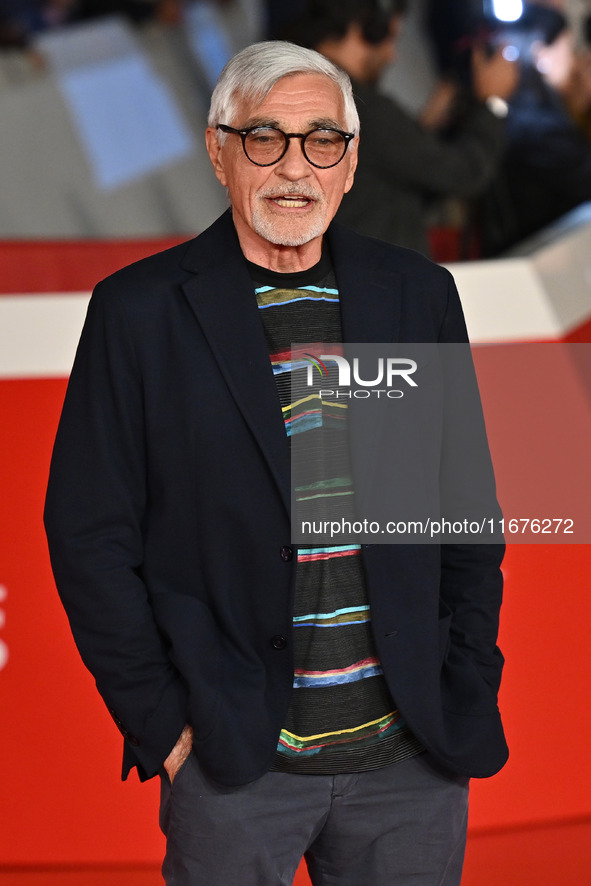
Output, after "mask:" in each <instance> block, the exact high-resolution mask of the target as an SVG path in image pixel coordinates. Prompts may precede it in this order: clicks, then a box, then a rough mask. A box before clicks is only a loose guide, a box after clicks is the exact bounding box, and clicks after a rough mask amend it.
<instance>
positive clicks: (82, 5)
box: [0, 0, 185, 47]
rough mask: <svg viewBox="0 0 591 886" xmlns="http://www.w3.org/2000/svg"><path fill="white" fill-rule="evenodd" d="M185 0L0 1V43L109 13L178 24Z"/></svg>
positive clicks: (19, 41)
mask: <svg viewBox="0 0 591 886" xmlns="http://www.w3.org/2000/svg"><path fill="white" fill-rule="evenodd" d="M184 4H185V0H0V46H21V47H24V46H27V45H28V43H29V42H30V40H31V39H32V37H33V36H34V35H35V34H38V33H40V32H42V31H47V30H50V29H52V28H56V27H61V26H63V25H67V24H71V23H74V22H80V21H87V20H88V19H92V18H98V17H100V16H107V15H123V16H125V17H126V18H128V19H129V20H130V21H132V22H145V21H150V20H151V21H160V22H163V23H167V24H168V23H177V22H179V21H180V19H181V16H182V10H183V6H184Z"/></svg>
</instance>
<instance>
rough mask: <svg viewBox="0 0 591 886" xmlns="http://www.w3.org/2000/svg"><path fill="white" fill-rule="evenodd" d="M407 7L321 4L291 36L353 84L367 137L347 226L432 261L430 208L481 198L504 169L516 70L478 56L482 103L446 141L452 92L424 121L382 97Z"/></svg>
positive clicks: (346, 205)
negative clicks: (444, 123)
mask: <svg viewBox="0 0 591 886" xmlns="http://www.w3.org/2000/svg"><path fill="white" fill-rule="evenodd" d="M406 7H407V4H406V2H405V0H382V2H378V0H343V2H340V3H338V4H335V3H334V2H330V0H312V2H309V3H308V6H307V10H306V13H305V14H304V16H303V17H302V18H301V19H300V20H299V21H298V22H297V23H296V25H294V26H293V27H292V28H291V30H290V31H289V34H288V36H289V38H290V39H292V40H294V42H298V43H301V44H302V45H305V46H308V47H312V48H314V49H316V50H317V51H319V52H321V53H322V54H323V55H325V56H326V57H327V58H329V59H330V60H331V61H333V62H335V63H336V64H337V65H339V66H340V67H341V68H343V69H344V70H345V71H346V72H347V73H348V74H349V76H350V77H351V79H352V81H353V89H354V93H355V98H356V103H357V108H358V111H359V116H360V120H361V132H362V138H361V142H360V148H359V165H358V168H357V174H356V182H355V186H354V188H353V189H352V190H351V192H350V193H349V194H347V195H346V196H345V198H344V200H343V203H342V205H341V208H340V210H339V213H338V216H337V217H338V219H339V220H340V221H342V222H344V223H345V224H347V225H349V226H350V227H352V228H354V229H355V230H357V231H359V232H360V233H363V234H367V235H369V236H373V237H379V238H380V239H383V240H387V241H389V242H391V243H397V244H399V245H403V246H409V247H411V248H414V249H416V250H418V251H419V252H422V253H424V254H426V255H429V254H430V248H429V242H428V230H427V212H428V207H429V204H430V201H432V200H433V199H434V198H443V197H450V196H454V197H472V196H475V195H476V194H479V193H481V192H482V191H483V190H484V188H485V187H486V186H487V185H488V183H489V181H490V180H491V178H492V176H493V174H494V172H495V170H496V166H497V163H498V161H499V159H500V156H501V153H502V150H503V144H504V129H505V127H504V121H503V120H502V119H501V117H502V115H503V113H504V110H505V108H506V105H505V102H504V100H505V99H507V98H508V97H509V96H510V95H511V92H512V90H513V88H514V86H515V83H516V71H515V67H514V65H513V64H512V63H511V62H508V61H507V60H506V59H505V58H504V57H503V56H502V53H501V51H500V50H499V51H498V52H497V53H495V54H494V55H493V56H492V57H490V58H489V57H487V56H486V55H485V53H484V52H482V51H480V50H478V49H477V50H475V51H474V52H473V54H472V75H473V84H474V85H473V92H474V95H473V98H472V100H471V101H470V102H469V105H468V107H467V109H466V113H465V115H464V117H463V119H462V120H461V121H460V122H459V125H458V126H457V127H456V129H455V131H454V132H453V134H452V135H451V136H450V137H449V138H443V137H441V136H440V135H439V134H438V132H437V131H436V126H437V123H438V122H439V121H440V120H441V119H442V118H445V117H447V112H448V109H449V101H450V98H451V97H452V95H451V94H450V93H449V90H448V93H447V98H445V99H444V101H443V102H441V101H440V98H441V95H439V97H438V101H436V102H435V103H434V104H433V105H431V107H430V112H429V114H428V115H427V116H426V117H425V118H424V122H421V121H420V120H419V121H417V120H415V119H414V118H413V117H411V116H410V115H409V114H408V113H407V112H406V111H405V110H403V108H401V107H400V106H399V105H398V104H397V103H396V102H395V101H394V100H393V99H391V98H389V97H387V96H385V95H383V94H381V93H380V92H379V89H378V83H379V80H380V76H381V74H382V72H383V70H384V68H385V67H386V66H387V65H388V64H390V63H391V62H393V61H394V60H395V57H396V41H397V38H398V35H399V33H400V29H401V27H402V20H403V16H404V13H405V12H406ZM499 100H500V101H499ZM434 107H436V108H437V111H436V113H435V116H434V115H433V108H434ZM427 122H428V124H429V125H426V123H427Z"/></svg>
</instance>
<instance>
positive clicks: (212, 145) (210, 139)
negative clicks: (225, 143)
mask: <svg viewBox="0 0 591 886" xmlns="http://www.w3.org/2000/svg"><path fill="white" fill-rule="evenodd" d="M205 145H206V147H207V153H208V154H209V159H210V160H211V165H212V166H213V171H214V172H215V174H216V178H217V180H218V181H219V183H220V184H221V185H223V186H224V187H226V186H227V184H228V182H227V179H226V171H225V169H224V162H223V157H222V146H221V145H220V143H219V140H218V131H217V129H214V128H213V127H212V126H208V127H207V129H206V130H205Z"/></svg>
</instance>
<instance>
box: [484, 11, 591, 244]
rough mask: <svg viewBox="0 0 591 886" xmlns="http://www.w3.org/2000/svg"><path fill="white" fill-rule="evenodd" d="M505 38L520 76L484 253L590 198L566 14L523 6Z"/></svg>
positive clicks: (590, 161)
mask: <svg viewBox="0 0 591 886" xmlns="http://www.w3.org/2000/svg"><path fill="white" fill-rule="evenodd" d="M505 39H506V40H508V41H510V42H511V44H512V45H513V47H514V54H516V55H517V54H518V56H519V64H520V80H519V86H518V88H517V90H516V91H515V93H514V95H513V96H512V98H511V100H510V102H509V113H508V116H507V147H506V152H505V155H504V158H503V162H502V164H501V166H500V168H499V171H498V173H497V175H496V176H495V179H494V181H493V183H492V186H491V188H490V191H489V192H488V193H487V195H486V198H485V200H484V205H483V245H484V249H485V252H486V254H487V255H498V254H499V253H500V252H502V251H504V250H506V249H507V248H509V247H511V246H513V245H515V244H517V243H519V242H520V241H522V240H523V239H525V238H526V237H528V236H530V235H531V234H533V233H535V232H536V231H538V230H540V229H541V228H543V227H545V226H546V225H548V224H550V223H551V222H553V221H555V220H556V219H557V218H559V217H560V216H562V215H564V214H565V213H567V212H569V211H570V210H571V209H574V208H575V207H576V206H578V205H579V204H580V203H583V202H585V201H586V200H591V144H590V143H589V140H588V138H587V137H586V135H585V133H584V132H583V130H582V129H581V128H580V126H579V125H577V122H576V121H575V119H574V118H573V115H572V113H571V112H570V110H569V104H571V107H572V98H573V92H572V87H573V83H576V80H573V76H574V75H575V72H576V67H575V60H576V56H575V52H574V39H573V34H572V31H571V29H570V26H569V23H568V21H567V19H566V18H565V17H564V16H563V15H562V14H561V13H560V12H558V11H557V10H555V9H550V8H548V7H544V6H540V5H538V4H535V3H529V4H525V10H524V14H523V16H522V18H521V19H520V20H519V21H518V22H516V23H515V25H513V26H511V27H508V28H507V30H506V32H505ZM575 96H576V90H575ZM576 97H577V98H580V97H581V96H580V95H579V96H576ZM582 97H583V98H585V96H582ZM569 99H570V102H569ZM587 100H588V97H587Z"/></svg>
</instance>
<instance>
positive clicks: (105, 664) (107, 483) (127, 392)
mask: <svg viewBox="0 0 591 886" xmlns="http://www.w3.org/2000/svg"><path fill="white" fill-rule="evenodd" d="M146 501H147V484H146V443H145V432H144V422H143V393H142V373H141V367H140V365H139V362H138V360H137V358H136V352H135V350H134V343H133V337H132V334H131V330H130V326H129V323H128V321H127V318H126V315H125V312H124V308H123V306H122V304H121V301H120V299H119V293H118V292H117V289H116V287H115V286H114V285H113V284H110V283H109V282H105V283H103V284H99V286H98V287H97V288H96V290H95V292H94V294H93V297H92V299H91V302H90V306H89V310H88V314H87V318H86V322H85V325H84V329H83V332H82V336H81V339H80V343H79V346H78V351H77V354H76V359H75V363H74V367H73V370H72V374H71V377H70V381H69V385H68V389H67V393H66V399H65V403H64V408H63V412H62V416H61V420H60V424H59V428H58V433H57V438H56V442H55V447H54V452H53V457H52V462H51V469H50V477H49V485H48V491H47V499H46V505H45V526H46V532H47V538H48V542H49V551H50V556H51V563H52V567H53V572H54V576H55V581H56V584H57V588H58V592H59V594H60V597H61V600H62V602H63V605H64V607H65V609H66V612H67V614H68V617H69V620H70V624H71V628H72V632H73V635H74V639H75V641H76V644H77V646H78V649H79V651H80V654H81V656H82V659H83V660H84V663H85V664H86V666H87V667H88V669H89V670H90V671H91V673H92V674H93V676H94V678H95V680H96V684H97V688H98V690H99V692H100V693H101V695H102V696H103V699H104V701H105V703H106V705H107V707H108V708H109V711H110V713H111V715H112V716H113V718H114V720H115V722H116V723H117V725H118V727H119V729H120V731H121V732H122V734H123V736H124V738H125V741H126V746H127V750H128V751H132V752H133V758H134V759H135V761H136V763H137V765H138V770H139V773H140V777H142V778H145V777H151V776H152V775H154V774H156V772H157V770H158V768H159V767H160V766H161V764H162V762H163V761H164V759H165V758H166V756H167V755H168V753H169V752H170V750H171V748H172V747H173V745H174V744H175V742H176V740H177V738H178V736H179V734H180V732H181V730H182V728H183V726H184V725H185V722H186V719H185V709H186V701H187V698H186V689H185V686H184V683H183V681H182V679H181V677H180V675H179V674H178V672H177V671H176V670H175V668H174V667H173V665H172V664H171V662H170V659H169V656H168V654H167V649H166V646H165V644H164V642H163V639H162V637H161V635H160V634H159V631H158V629H157V626H156V623H155V620H154V617H153V613H152V608H151V606H150V602H149V596H148V592H147V589H146V587H145V584H144V582H143V580H142V563H143V538H142V521H143V520H144V518H145V514H146Z"/></svg>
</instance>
